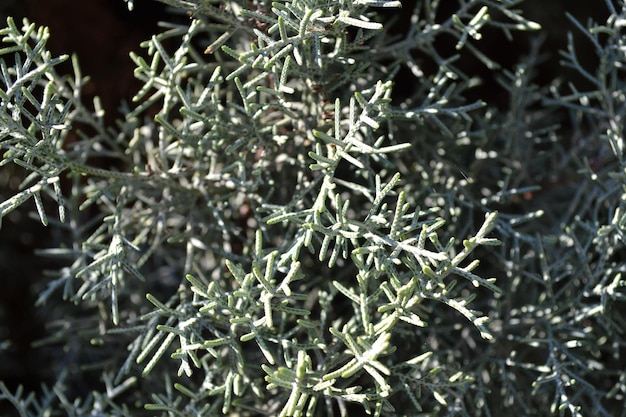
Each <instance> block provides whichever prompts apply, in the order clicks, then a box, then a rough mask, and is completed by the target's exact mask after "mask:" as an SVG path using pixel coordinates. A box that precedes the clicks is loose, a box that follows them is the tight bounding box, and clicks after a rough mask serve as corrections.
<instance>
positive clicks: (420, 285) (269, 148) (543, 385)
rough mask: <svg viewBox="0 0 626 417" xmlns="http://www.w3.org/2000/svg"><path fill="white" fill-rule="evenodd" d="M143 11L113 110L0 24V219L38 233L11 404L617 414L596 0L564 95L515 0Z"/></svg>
mask: <svg viewBox="0 0 626 417" xmlns="http://www.w3.org/2000/svg"><path fill="white" fill-rule="evenodd" d="M166 3H167V4H169V5H171V6H173V8H172V9H171V13H172V22H177V23H169V24H168V23H166V24H164V25H163V31H162V32H160V33H157V34H155V35H154V36H153V37H152V38H151V39H150V40H148V41H146V42H144V43H143V44H142V45H141V46H142V47H143V48H144V49H143V52H142V53H137V54H133V55H132V60H133V61H134V63H135V65H136V69H135V76H136V77H137V78H138V79H139V80H141V81H142V82H143V83H144V86H143V88H141V89H140V90H139V91H138V92H137V94H136V96H135V98H134V100H133V103H131V105H127V106H126V107H124V108H123V114H122V116H121V117H120V118H119V119H118V121H117V123H115V124H113V125H111V124H108V123H106V122H105V119H104V109H102V108H101V107H100V105H99V102H98V100H94V101H93V102H92V103H90V102H87V101H86V100H84V99H83V97H82V96H81V88H82V87H83V86H84V84H85V78H84V77H83V75H82V74H81V72H80V70H79V65H78V61H79V60H78V59H77V58H73V59H72V63H73V65H74V73H73V74H70V75H68V74H64V73H59V72H58V71H57V65H58V64H60V63H61V62H63V61H66V60H68V59H69V58H68V57H67V56H59V57H54V56H51V54H50V53H49V52H48V51H47V49H46V40H47V39H48V36H49V34H48V31H47V30H46V29H45V28H41V27H38V26H37V25H36V24H33V23H30V22H28V21H24V22H22V23H20V24H18V23H16V22H14V21H13V20H12V19H8V20H7V26H6V28H5V29H3V30H2V31H1V36H2V41H3V46H2V49H0V55H1V56H2V60H1V61H0V81H1V87H0V147H1V148H2V152H3V154H2V170H3V171H1V172H3V174H2V175H3V177H6V178H10V179H11V180H10V181H7V183H8V184H13V183H15V182H16V178H19V180H17V181H18V182H20V184H19V188H18V189H17V190H14V191H13V192H12V194H11V195H8V196H7V197H4V198H3V200H2V203H0V218H3V217H6V216H7V215H9V214H10V213H11V212H12V211H14V210H16V209H18V208H19V209H20V210H22V211H28V210H30V209H31V208H34V211H35V212H36V213H37V214H36V215H37V217H38V218H39V219H40V221H41V223H43V224H44V225H47V226H48V229H49V230H50V233H51V236H52V237H53V238H52V239H51V240H53V241H54V242H55V244H56V246H55V247H50V248H48V249H45V250H40V251H39V255H42V256H45V257H48V258H52V259H53V261H54V262H53V263H52V264H53V265H56V268H55V269H54V270H52V271H48V272H47V273H46V276H45V285H44V286H42V287H41V288H37V289H38V291H39V292H38V298H37V300H36V304H37V306H38V308H39V309H40V311H41V312H42V315H41V318H42V320H44V324H45V329H46V330H45V332H46V333H45V335H42V338H41V339H40V340H39V341H38V342H37V343H36V346H37V348H38V349H40V350H41V351H42V352H46V355H47V357H49V358H50V361H49V367H50V370H51V372H52V374H53V375H54V378H55V379H54V380H53V381H51V382H50V383H49V384H44V385H43V386H42V387H41V389H39V390H35V391H34V392H33V393H26V392H24V390H23V389H22V388H21V387H9V386H7V385H6V384H4V383H0V399H1V400H4V401H3V402H8V403H10V404H11V409H12V410H15V412H17V415H20V416H48V415H73V416H74V415H75V416H83V415H132V416H135V415H171V416H198V415H203V416H213V415H222V414H224V415H232V416H235V415H238V416H244V415H249V416H256V415H280V416H300V415H302V416H333V415H334V416H345V415H351V416H352V415H363V414H371V415H381V416H408V415H429V416H439V415H441V416H449V415H450V416H451V415H463V416H499V415H505V413H514V414H515V415H521V416H542V415H546V416H548V415H567V416H569V415H585V416H616V415H624V411H623V410H624V409H626V407H625V404H624V391H625V390H626V383H625V381H624V374H623V370H624V361H623V357H622V355H623V354H624V325H625V324H626V323H625V322H624V316H623V314H622V309H623V308H624V298H625V297H624V296H625V294H624V280H623V279H622V276H621V274H622V272H623V270H624V266H623V260H624V256H625V252H626V251H625V248H624V232H625V229H626V227H625V226H626V225H625V223H626V215H625V213H624V209H625V207H624V204H625V201H626V192H625V188H624V185H625V184H626V178H625V171H624V169H625V165H624V156H623V136H624V116H625V112H626V105H625V97H626V96H625V85H624V81H623V79H624V74H623V70H624V65H625V64H626V45H625V42H624V36H623V28H624V26H626V3H625V2H624V1H623V0H622V1H617V2H616V1H612V0H607V1H606V2H604V4H603V5H602V6H603V7H606V8H607V10H608V14H609V18H608V19H607V20H606V21H604V22H593V21H589V22H579V21H577V20H576V19H574V18H571V19H570V21H571V27H570V29H571V30H573V31H579V32H580V33H582V34H584V37H583V38H584V40H585V43H584V44H579V43H576V42H574V41H573V40H570V42H569V43H568V44H567V45H563V48H564V50H563V52H562V62H563V65H564V66H566V67H570V68H572V69H573V70H574V71H575V72H577V73H578V74H579V75H580V77H581V78H583V79H584V80H585V83H584V85H585V86H589V85H591V86H592V88H587V87H585V89H581V87H579V86H577V85H576V84H575V83H573V82H570V80H568V79H560V78H557V79H554V80H552V81H551V82H549V83H547V84H546V83H541V84H537V83H535V81H534V80H535V71H536V68H537V67H538V66H539V65H541V63H542V61H543V59H544V52H547V53H556V51H543V50H542V46H541V42H540V39H541V33H542V29H541V28H540V27H539V25H537V24H536V23H533V22H531V21H528V20H526V19H524V17H523V16H522V14H521V12H520V11H519V10H518V4H519V3H520V2H519V1H509V0H499V1H492V0H469V1H461V0H459V1H457V2H454V1H450V2H445V3H446V4H445V9H444V8H442V7H444V5H443V4H441V5H440V3H442V2H439V1H437V0H424V1H417V2H413V3H408V2H407V3H403V4H401V2H400V1H386V0H378V1H375V0H371V1H370V0H359V1H351V0H350V1H328V0H323V1H318V0H292V1H275V2H273V3H270V2H261V1H248V0H246V1H238V0H237V1H229V2H213V1H205V0H185V1H183V0H168V1H166ZM131 4H132V3H131ZM401 6H402V7H401ZM451 6H454V7H451ZM598 6H599V5H598ZM400 7H401V8H400ZM185 13H187V14H188V15H189V20H188V22H186V21H184V20H183V19H181V15H182V16H184V14H185ZM407 16H408V17H410V18H409V19H407V18H406V17H407ZM181 22H185V23H181ZM398 22H401V24H400V23H398ZM407 22H408V23H407ZM395 24H398V25H399V26H394V25H395ZM518 31H530V32H531V33H530V38H531V39H533V40H532V41H531V42H530V48H529V49H528V52H527V53H526V54H525V55H524V56H520V57H519V62H518V63H517V64H516V65H515V66H514V67H513V68H506V67H501V66H499V65H498V54H499V53H500V51H499V50H490V48H488V47H485V46H484V44H482V43H481V42H483V41H484V39H482V36H483V33H489V34H490V36H495V35H494V33H497V34H498V35H497V36H506V37H508V38H510V39H511V40H513V39H515V38H516V37H517V36H518ZM526 36H529V35H528V34H527V35H526ZM580 49H587V50H589V49H590V50H591V51H593V54H595V60H594V61H592V62H590V63H589V62H582V63H581V62H580V61H579V59H578V54H577V51H578V50H580ZM464 60H474V61H477V62H480V63H481V65H483V66H484V68H486V69H487V70H488V72H489V75H488V76H479V75H477V74H473V73H470V72H468V68H473V67H471V66H467V65H465V61H464ZM482 73H484V72H482ZM481 77H482V78H481ZM494 82H497V83H498V86H494V85H491V84H489V83H494ZM491 88H501V89H502V90H503V91H506V92H507V97H508V103H506V104H505V105H502V103H498V105H495V104H490V102H489V100H487V98H486V97H485V100H486V101H480V100H479V101H473V100H469V99H468V98H469V97H475V96H476V95H479V96H480V95H481V94H485V95H488V94H489V90H490V89H491ZM481 92H482V93H481ZM7 189H10V187H7ZM29 206H30V207H29ZM2 239H3V240H5V239H11V236H7V235H5V234H3V235H2ZM38 282H41V280H39V281H38ZM8 313H10V312H8ZM8 313H7V314H5V315H6V316H7V317H11V316H10V314H8ZM10 346H11V341H10V340H7V341H3V342H2V344H0V348H2V349H5V350H6V349H9V347H10Z"/></svg>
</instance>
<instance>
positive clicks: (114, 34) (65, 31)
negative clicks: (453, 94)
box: [0, 0, 607, 412]
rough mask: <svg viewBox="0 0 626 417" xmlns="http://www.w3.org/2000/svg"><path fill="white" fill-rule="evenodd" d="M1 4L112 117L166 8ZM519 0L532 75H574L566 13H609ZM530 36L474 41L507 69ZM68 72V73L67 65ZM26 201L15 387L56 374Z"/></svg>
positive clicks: (8, 250) (12, 247)
mask: <svg viewBox="0 0 626 417" xmlns="http://www.w3.org/2000/svg"><path fill="white" fill-rule="evenodd" d="M413 1H415V0H413ZM418 1H419V0H418ZM1 3H2V6H0V17H1V18H2V20H3V21H4V20H5V17H6V16H7V15H12V16H14V17H15V20H16V22H18V25H19V24H20V23H19V22H20V20H21V16H27V17H28V18H29V20H31V21H33V22H35V23H36V24H37V25H46V26H49V28H50V31H51V39H50V41H49V48H50V50H51V51H52V53H53V54H54V55H58V54H63V53H76V54H77V55H78V56H79V59H80V63H81V68H82V72H83V74H85V75H89V76H90V77H91V82H90V83H89V84H88V86H87V88H86V90H85V95H86V96H87V97H89V96H94V95H98V96H100V97H101V99H102V103H103V105H104V108H105V109H106V111H107V115H108V119H109V121H112V120H114V119H115V118H116V117H117V108H118V105H119V103H120V102H121V101H122V100H127V101H129V100H130V98H131V97H132V96H133V94H134V92H135V91H136V90H137V89H138V87H139V84H138V83H137V82H136V80H134V79H133V69H134V65H133V63H132V61H131V60H130V58H129V56H128V54H129V52H130V51H132V50H134V51H139V50H140V48H139V46H138V45H139V43H140V42H141V41H142V40H145V39H148V38H149V37H150V36H151V35H152V34H154V33H156V31H158V28H157V22H158V21H159V20H162V19H164V18H165V16H166V11H165V7H164V6H163V5H162V4H161V3H159V2H157V1H152V0H135V10H134V11H133V12H129V11H128V10H127V8H126V4H125V3H124V2H123V1H122V0H89V1H85V0H30V1H21V0H17V1H7V0H3V1H2V2H1ZM403 3H404V8H405V9H408V10H410V8H411V7H412V6H411V4H410V3H412V2H410V1H406V2H403ZM450 3H452V4H456V2H454V1H450ZM522 6H523V7H524V9H525V15H526V16H527V17H528V18H530V19H531V20H535V21H537V22H539V23H540V24H541V25H542V26H543V28H544V33H545V35H546V39H545V42H544V44H543V48H542V50H543V51H545V52H546V53H547V56H548V59H547V60H546V61H545V63H544V64H543V65H542V66H541V67H540V71H539V74H538V78H537V79H538V81H539V83H544V84H548V83H550V82H551V80H553V79H554V78H555V77H558V76H565V77H569V76H571V75H572V73H571V72H569V71H568V70H565V69H563V68H562V67H560V66H559V57H558V53H557V51H558V50H559V49H564V48H565V47H566V40H567V32H568V31H574V34H575V35H576V37H577V38H578V39H579V40H580V41H581V43H583V42H582V39H580V38H581V36H580V34H579V33H577V30H576V29H575V28H574V26H573V25H572V24H571V23H570V22H569V21H568V20H567V18H566V17H565V12H569V13H571V14H572V15H574V16H576V17H577V18H578V19H579V20H580V21H582V22H583V24H584V23H585V22H586V21H587V19H588V18H590V17H592V18H593V19H594V20H596V21H600V22H602V21H604V20H605V19H606V16H607V11H606V7H605V5H604V2H603V1H571V0H527V1H526V2H524V4H523V5H522ZM405 14H406V15H408V13H405ZM404 24H406V22H405V23H404ZM404 27H405V26H403V22H402V21H400V22H399V23H398V26H397V28H394V30H397V31H402V30H403V28H404ZM531 36H535V35H531ZM529 39H530V38H529V36H528V35H522V36H517V35H516V40H515V41H514V42H513V43H511V42H510V41H508V40H507V39H506V38H505V37H504V36H502V35H501V34H500V33H496V32H493V31H488V32H486V34H485V37H484V39H483V40H482V41H481V42H480V45H478V46H480V47H481V48H482V49H483V50H485V52H486V53H487V55H488V56H490V57H492V58H495V59H496V60H497V61H499V62H500V63H501V64H502V65H504V66H505V67H509V68H512V67H513V66H514V65H515V63H517V62H518V61H519V60H520V59H522V58H523V56H524V54H525V53H526V51H527V50H528V43H529ZM452 46H453V44H448V45H446V44H445V42H444V43H443V44H442V45H441V47H442V48H444V49H445V48H450V49H451V53H452V48H451V47H452ZM579 51H580V52H581V53H582V55H583V62H586V63H588V64H590V66H592V67H593V66H595V63H594V59H595V57H594V55H593V51H591V50H590V49H589V48H584V47H583V48H580V49H579ZM460 66H461V68H462V69H464V70H465V71H466V72H467V73H469V74H475V75H482V76H484V77H485V80H486V84H485V85H484V86H483V87H480V88H478V89H476V90H475V91H474V92H473V93H472V94H474V95H476V98H481V99H484V100H487V101H488V102H490V103H491V104H493V105H496V106H499V107H506V103H507V102H508V97H507V96H506V93H505V92H504V91H503V90H502V89H500V88H499V87H498V86H497V85H496V84H495V82H491V81H493V80H491V81H490V80H489V77H490V74H489V71H488V70H487V69H486V68H484V67H483V66H482V64H480V63H479V62H477V61H476V60H473V59H471V58H470V59H467V60H466V61H462V64H461V65H460ZM67 71H68V73H69V72H70V68H69V67H68V68H67ZM403 88H404V87H403ZM12 169H14V168H11V167H2V168H0V200H4V199H6V198H8V197H10V196H11V195H13V194H15V192H16V189H17V185H18V184H19V181H20V180H19V179H17V178H16V177H19V175H17V176H14V175H12V174H13V171H11V170H12ZM29 205H32V203H30V202H29V203H27V204H26V205H24V206H22V207H21V208H20V209H19V210H17V211H15V212H13V213H11V214H10V215H9V216H7V217H6V218H5V219H3V222H2V228H1V229H0V282H1V285H2V286H1V287H0V288H1V289H0V380H1V381H4V382H5V383H6V384H7V385H8V386H9V389H11V390H12V391H14V390H15V389H16V387H17V386H18V384H22V385H24V387H25V388H26V390H27V391H28V390H31V389H35V390H38V389H39V386H40V383H41V382H51V379H52V378H53V377H54V375H51V372H50V366H49V358H48V357H47V356H46V353H45V350H42V349H34V348H32V347H31V344H32V343H33V342H34V341H36V340H39V339H41V338H42V337H44V336H45V335H46V329H45V328H44V322H45V321H44V319H45V317H42V316H43V314H42V313H41V311H40V310H38V309H36V308H35V307H34V306H33V304H34V301H35V298H36V295H37V290H38V289H41V288H43V287H45V282H46V280H47V278H46V277H45V276H44V274H43V271H44V270H45V269H46V268H51V267H53V266H54V265H53V264H51V263H50V261H47V260H45V259H42V258H40V257H36V256H33V251H34V249H36V248H45V247H49V246H52V245H53V240H54V238H53V231H52V230H51V229H50V228H45V227H44V226H42V225H41V224H40V223H39V221H38V220H37V219H34V218H32V217H29V215H28V211H29V210H33V211H34V205H32V207H29ZM7 341H8V342H9V343H8V344H7V343H6V342H7ZM4 405H6V403H5V404H4ZM2 410H3V404H0V412H1V411H2Z"/></svg>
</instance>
